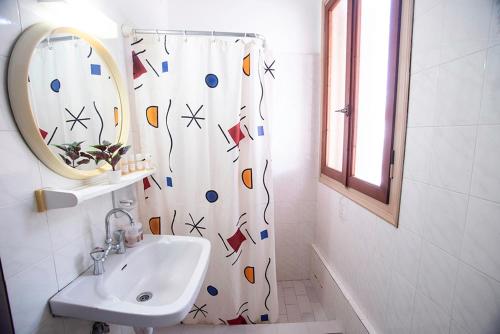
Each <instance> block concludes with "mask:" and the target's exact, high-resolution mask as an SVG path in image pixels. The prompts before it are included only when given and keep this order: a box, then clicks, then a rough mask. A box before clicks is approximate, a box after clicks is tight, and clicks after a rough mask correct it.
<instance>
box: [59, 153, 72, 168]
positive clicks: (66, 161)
mask: <svg viewBox="0 0 500 334" xmlns="http://www.w3.org/2000/svg"><path fill="white" fill-rule="evenodd" d="M59 156H60V157H61V159H63V161H64V162H65V163H66V165H68V166H71V161H69V159H68V158H66V157H65V156H64V155H62V154H60V153H59Z"/></svg>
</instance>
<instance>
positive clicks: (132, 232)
mask: <svg viewBox="0 0 500 334" xmlns="http://www.w3.org/2000/svg"><path fill="white" fill-rule="evenodd" d="M143 239H144V234H143V229H142V224H141V223H136V222H134V223H132V224H129V226H127V227H126V230H125V245H126V246H127V247H135V246H137V244H138V243H139V242H141V241H142V240H143Z"/></svg>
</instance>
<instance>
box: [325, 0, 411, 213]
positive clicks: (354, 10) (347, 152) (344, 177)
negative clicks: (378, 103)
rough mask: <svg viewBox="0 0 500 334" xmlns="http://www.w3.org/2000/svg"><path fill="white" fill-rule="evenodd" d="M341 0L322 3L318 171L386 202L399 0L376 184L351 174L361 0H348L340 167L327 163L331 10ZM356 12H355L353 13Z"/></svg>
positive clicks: (394, 6) (393, 18) (393, 17)
mask: <svg viewBox="0 0 500 334" xmlns="http://www.w3.org/2000/svg"><path fill="white" fill-rule="evenodd" d="M340 1H341V0H329V1H327V2H326V4H325V12H324V13H325V17H324V38H325V39H324V46H325V47H324V55H323V56H324V69H323V70H324V76H323V78H324V79H323V81H324V82H323V115H322V119H323V121H322V124H323V125H322V147H321V172H322V173H323V174H325V175H326V176H328V177H330V178H332V179H335V180H337V181H338V182H340V183H342V184H344V186H346V187H350V188H353V189H356V190H358V191H360V192H362V193H364V194H366V195H368V196H370V197H372V198H374V199H376V200H378V201H380V202H383V203H388V202H389V189H390V179H391V175H390V171H391V163H392V162H393V137H394V119H395V112H396V95H397V91H396V90H397V78H398V56H399V38H400V20H401V1H402V0H392V6H391V23H390V37H389V48H390V49H389V60H388V61H389V66H388V68H389V73H388V80H387V92H388V95H387V106H386V114H385V120H386V131H385V139H384V149H383V159H382V179H381V185H380V186H376V185H373V184H370V183H368V182H366V181H364V180H361V179H359V178H356V177H355V176H353V175H352V174H353V170H354V168H353V167H354V166H353V161H354V152H353V149H354V140H355V133H356V132H355V124H356V122H355V117H356V111H357V109H356V108H357V103H356V102H357V99H356V95H357V94H356V92H357V78H358V68H359V62H358V59H359V57H358V54H359V49H360V48H359V39H360V36H359V35H360V34H359V32H360V29H359V22H358V18H359V13H360V10H361V7H360V3H361V1H362V0H347V1H348V5H347V6H348V8H347V39H346V41H347V46H346V56H347V59H346V101H348V103H349V109H350V112H349V114H348V115H346V117H345V120H344V142H343V152H344V153H343V161H342V171H337V170H335V169H333V168H330V167H328V166H327V163H326V155H327V154H326V152H327V144H328V114H329V110H328V105H329V104H328V97H329V91H328V83H329V75H330V71H329V66H330V64H329V53H330V19H329V15H330V11H331V10H333V8H334V7H335V6H336V5H337V4H338V3H339V2H340ZM353 14H356V15H353Z"/></svg>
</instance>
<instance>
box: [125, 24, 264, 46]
mask: <svg viewBox="0 0 500 334" xmlns="http://www.w3.org/2000/svg"><path fill="white" fill-rule="evenodd" d="M122 32H123V35H124V36H125V37H129V36H131V35H133V34H162V35H181V36H182V35H186V36H188V35H190V36H219V37H250V38H257V39H260V40H262V41H263V42H265V41H266V38H265V37H264V36H262V35H259V34H256V33H247V32H226V31H201V30H161V29H132V28H130V27H127V26H122Z"/></svg>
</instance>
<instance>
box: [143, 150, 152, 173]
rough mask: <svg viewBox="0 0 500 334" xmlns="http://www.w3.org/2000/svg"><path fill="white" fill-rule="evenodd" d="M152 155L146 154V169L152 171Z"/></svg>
mask: <svg viewBox="0 0 500 334" xmlns="http://www.w3.org/2000/svg"><path fill="white" fill-rule="evenodd" d="M150 157H151V154H149V153H144V169H146V170H148V169H151V159H150Z"/></svg>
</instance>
